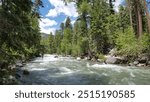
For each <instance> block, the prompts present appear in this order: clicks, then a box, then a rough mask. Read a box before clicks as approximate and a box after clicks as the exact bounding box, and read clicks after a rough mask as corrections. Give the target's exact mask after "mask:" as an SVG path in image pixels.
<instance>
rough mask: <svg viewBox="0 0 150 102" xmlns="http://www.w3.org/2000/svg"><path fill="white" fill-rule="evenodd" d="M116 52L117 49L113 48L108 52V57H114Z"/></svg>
mask: <svg viewBox="0 0 150 102" xmlns="http://www.w3.org/2000/svg"><path fill="white" fill-rule="evenodd" d="M116 52H117V49H116V48H114V49H112V50H110V52H109V55H110V56H116Z"/></svg>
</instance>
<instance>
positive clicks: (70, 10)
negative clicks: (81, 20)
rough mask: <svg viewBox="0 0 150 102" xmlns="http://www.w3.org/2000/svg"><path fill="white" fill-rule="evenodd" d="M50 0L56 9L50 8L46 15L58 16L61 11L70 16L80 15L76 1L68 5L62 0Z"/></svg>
mask: <svg viewBox="0 0 150 102" xmlns="http://www.w3.org/2000/svg"><path fill="white" fill-rule="evenodd" d="M49 2H50V3H51V4H52V5H53V6H54V9H51V10H49V13H48V14H47V15H46V16H47V17H56V16H58V15H59V14H61V13H63V14H65V15H66V16H70V17H77V16H78V13H77V10H76V7H75V3H73V2H71V3H68V4H67V5H65V3H64V2H63V1H62V0H49Z"/></svg>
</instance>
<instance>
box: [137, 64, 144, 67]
mask: <svg viewBox="0 0 150 102" xmlns="http://www.w3.org/2000/svg"><path fill="white" fill-rule="evenodd" d="M145 66H146V65H145V64H141V63H140V64H138V65H137V67H145Z"/></svg>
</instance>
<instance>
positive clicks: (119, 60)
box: [106, 57, 124, 64]
mask: <svg viewBox="0 0 150 102" xmlns="http://www.w3.org/2000/svg"><path fill="white" fill-rule="evenodd" d="M123 61H124V60H123V58H121V57H107V59H106V63H108V64H122V63H123Z"/></svg>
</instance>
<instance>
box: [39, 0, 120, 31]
mask: <svg viewBox="0 0 150 102" xmlns="http://www.w3.org/2000/svg"><path fill="white" fill-rule="evenodd" d="M42 1H43V5H44V8H40V14H41V19H40V20H39V26H40V29H41V32H42V33H46V34H50V32H52V33H53V34H54V33H55V30H57V29H59V28H60V24H61V23H62V22H65V20H66V17H70V18H71V21H72V22H71V23H72V24H73V23H74V22H75V20H76V18H77V17H78V13H77V9H76V6H75V3H74V2H71V3H68V4H67V5H65V3H64V2H63V1H62V0H42ZM121 1H122V0H116V3H115V10H116V11H118V7H119V5H120V4H121Z"/></svg>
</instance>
